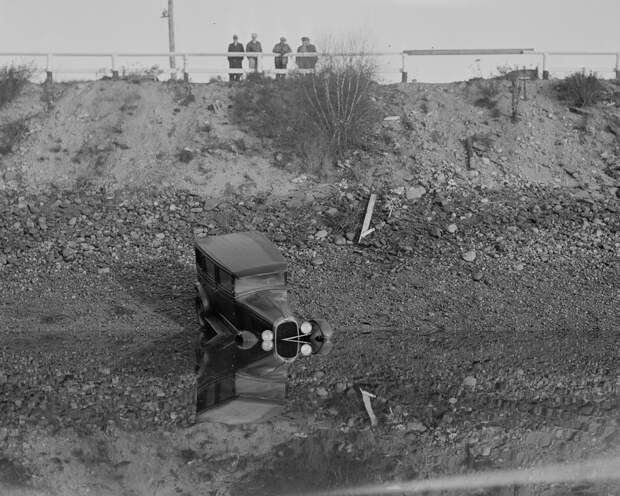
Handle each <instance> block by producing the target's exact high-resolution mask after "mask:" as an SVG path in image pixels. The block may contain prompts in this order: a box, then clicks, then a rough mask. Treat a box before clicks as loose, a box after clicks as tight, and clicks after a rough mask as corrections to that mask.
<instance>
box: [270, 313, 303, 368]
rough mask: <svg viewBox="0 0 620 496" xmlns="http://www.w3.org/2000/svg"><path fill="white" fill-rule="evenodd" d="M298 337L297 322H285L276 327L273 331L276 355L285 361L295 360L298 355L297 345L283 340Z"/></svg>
mask: <svg viewBox="0 0 620 496" xmlns="http://www.w3.org/2000/svg"><path fill="white" fill-rule="evenodd" d="M298 335H299V332H298V330H297V322H294V321H286V322H282V323H281V324H280V325H278V327H276V330H275V346H276V353H277V354H278V355H280V356H281V357H282V358H285V359H291V358H295V357H296V356H297V354H298V353H299V343H296V342H295V341H283V340H284V339H285V338H293V337H297V336H298Z"/></svg>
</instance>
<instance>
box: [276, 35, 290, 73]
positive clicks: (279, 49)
mask: <svg viewBox="0 0 620 496" xmlns="http://www.w3.org/2000/svg"><path fill="white" fill-rule="evenodd" d="M291 51H292V50H291V47H290V46H288V43H286V38H285V37H284V36H282V37H281V38H280V43H277V44H276V45H275V46H274V47H273V53H277V54H278V55H279V57H274V59H273V60H274V63H275V66H276V69H286V65H287V64H288V57H284V56H283V55H286V54H287V53H291ZM285 77H286V75H285V74H276V79H284V78H285Z"/></svg>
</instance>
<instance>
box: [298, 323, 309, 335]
mask: <svg viewBox="0 0 620 496" xmlns="http://www.w3.org/2000/svg"><path fill="white" fill-rule="evenodd" d="M299 329H300V330H301V332H302V334H310V333H311V332H312V324H311V323H310V322H302V323H301V326H300V327H299Z"/></svg>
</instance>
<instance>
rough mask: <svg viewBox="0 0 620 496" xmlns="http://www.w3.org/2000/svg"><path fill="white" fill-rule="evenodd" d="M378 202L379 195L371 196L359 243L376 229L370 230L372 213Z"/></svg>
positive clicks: (373, 194)
mask: <svg viewBox="0 0 620 496" xmlns="http://www.w3.org/2000/svg"><path fill="white" fill-rule="evenodd" d="M376 201H377V195H376V194H375V193H372V194H371V195H370V199H369V200H368V207H366V215H365V216H364V223H363V224H362V230H361V232H360V237H359V239H358V240H357V242H358V243H359V242H360V241H361V240H362V239H364V238H365V237H366V236H368V235H369V234H370V233H372V232H373V231H374V229H369V227H370V220H371V219H372V212H373V210H374V209H375V202H376Z"/></svg>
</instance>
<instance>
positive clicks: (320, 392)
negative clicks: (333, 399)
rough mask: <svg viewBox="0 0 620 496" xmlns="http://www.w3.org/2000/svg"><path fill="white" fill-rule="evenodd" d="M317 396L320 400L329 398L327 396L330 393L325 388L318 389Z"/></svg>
mask: <svg viewBox="0 0 620 496" xmlns="http://www.w3.org/2000/svg"><path fill="white" fill-rule="evenodd" d="M316 394H317V396H319V397H320V398H327V396H328V395H329V393H328V392H327V389H325V388H324V387H319V388H316Z"/></svg>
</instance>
